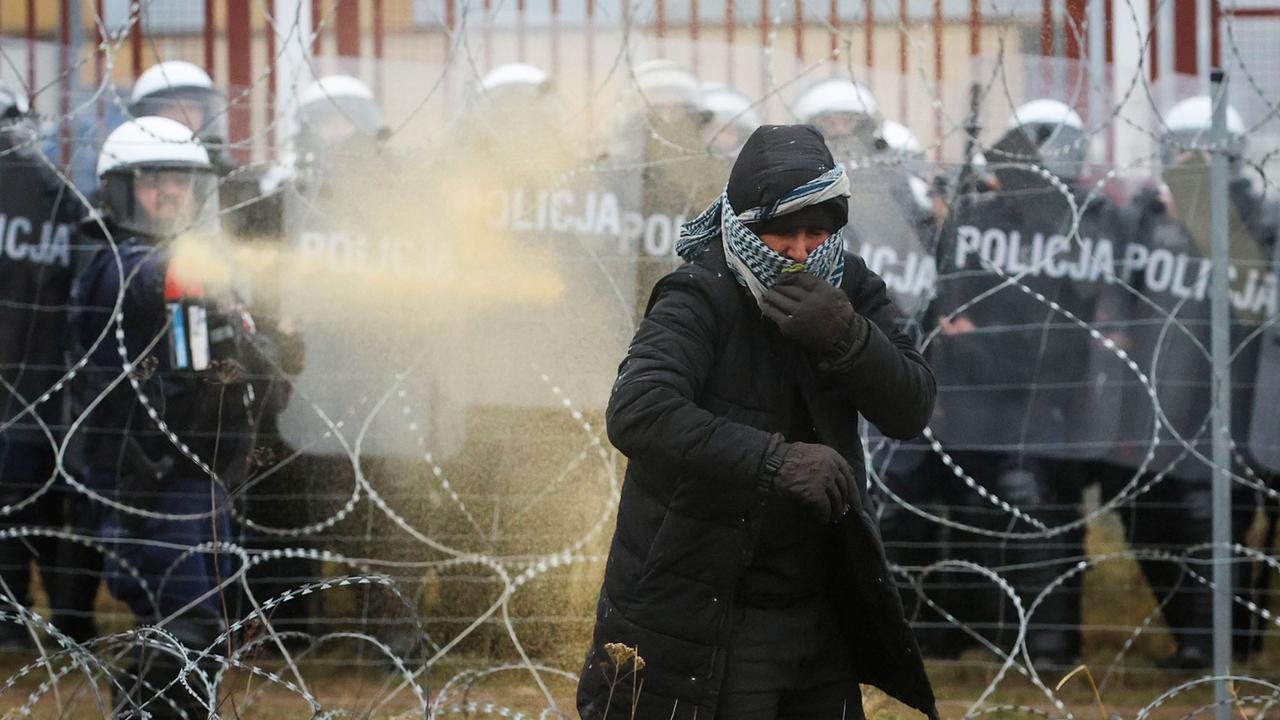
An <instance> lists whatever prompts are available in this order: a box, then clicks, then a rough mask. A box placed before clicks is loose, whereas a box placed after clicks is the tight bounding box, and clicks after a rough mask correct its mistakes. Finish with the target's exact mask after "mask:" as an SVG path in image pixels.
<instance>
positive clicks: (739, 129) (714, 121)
mask: <svg viewBox="0 0 1280 720" xmlns="http://www.w3.org/2000/svg"><path fill="white" fill-rule="evenodd" d="M702 107H703V108H704V109H705V110H706V111H707V112H708V113H710V115H711V118H710V121H709V122H708V123H707V124H706V125H705V126H704V128H703V135H704V136H705V137H706V140H707V149H708V150H710V151H711V154H712V155H715V156H716V157H719V158H722V159H724V160H730V161H731V160H733V159H734V158H736V157H737V156H738V151H739V150H741V149H742V146H743V145H744V144H745V143H746V142H747V138H749V137H751V133H753V132H755V129H756V128H758V127H760V113H758V112H757V111H756V109H755V107H754V106H753V105H752V103H751V100H749V99H748V98H747V96H746V95H743V94H742V93H740V92H738V91H737V90H734V89H733V88H731V87H729V86H727V85H721V84H719V83H707V84H705V85H703V86H702Z"/></svg>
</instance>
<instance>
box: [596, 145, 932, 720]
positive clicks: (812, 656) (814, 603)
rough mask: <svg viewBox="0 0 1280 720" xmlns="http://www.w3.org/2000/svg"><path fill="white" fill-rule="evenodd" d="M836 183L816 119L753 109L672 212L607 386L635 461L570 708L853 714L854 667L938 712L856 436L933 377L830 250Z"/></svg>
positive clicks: (852, 262)
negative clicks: (658, 274) (711, 191)
mask: <svg viewBox="0 0 1280 720" xmlns="http://www.w3.org/2000/svg"><path fill="white" fill-rule="evenodd" d="M848 194H849V192H848V180H847V178H846V176H845V174H844V170H843V168H841V167H839V166H837V165H836V164H835V163H834V162H833V160H832V158H831V153H830V152H829V151H828V149H827V147H826V145H825V144H824V143H823V140H822V136H821V135H820V134H819V133H818V132H817V131H816V130H814V129H813V128H812V127H810V126H776V125H771V126H764V127H762V128H760V129H759V130H757V131H756V132H755V133H754V134H753V135H752V136H751V138H750V139H749V140H748V141H747V143H746V145H745V146H744V148H743V150H742V152H741V153H740V155H739V156H738V160H737V162H736V163H735V165H734V167H733V171H732V172H731V174H730V177H729V183H728V186H727V187H726V189H725V192H724V194H723V195H722V196H721V198H720V199H719V200H718V201H717V202H715V203H713V204H712V206H711V207H710V208H708V210H707V211H706V212H705V213H703V215H702V216H701V217H699V218H698V219H697V220H694V221H693V222H691V223H689V224H687V225H686V226H685V227H684V229H683V231H682V233H681V241H680V245H679V248H678V249H679V251H680V254H681V256H682V257H683V258H684V259H685V260H686V264H685V265H683V266H682V267H680V268H679V269H678V270H676V271H674V272H672V273H671V274H669V275H667V276H666V277H665V278H663V279H662V280H661V281H660V282H659V283H658V285H657V287H656V288H655V289H654V291H653V295H652V297H651V298H650V300H649V304H648V309H647V311H646V314H645V317H644V319H643V321H642V322H641V324H640V327H639V329H638V330H637V332H636V335H635V338H634V340H633V341H632V344H631V349H630V351H629V352H628V354H627V357H626V359H625V360H623V362H622V365H621V367H620V370H619V375H618V380H617V383H616V384H615V385H614V390H613V396H612V397H611V398H610V401H609V407H608V418H607V419H608V431H609V438H610V440H611V441H612V442H613V444H614V445H615V446H616V447H617V448H618V449H619V450H621V451H622V452H623V453H624V454H626V455H627V457H628V458H629V459H630V467H629V468H628V471H627V477H626V480H625V482H624V483H623V487H622V499H621V503H620V505H619V509H618V525H617V530H616V532H615V534H614V538H613V543H612V548H611V549H610V553H609V561H608V565H607V567H606V569H605V578H604V585H603V588H602V589H601V593H600V600H599V608H598V613H597V621H596V629H595V638H594V641H593V643H592V647H591V650H590V651H589V652H588V654H587V659H586V664H585V666H584V668H583V673H582V677H581V680H580V683H579V687H578V707H579V712H580V713H581V715H582V717H583V718H588V719H591V718H601V717H603V716H604V715H605V714H606V713H608V712H610V711H612V712H613V714H614V715H615V716H616V717H628V716H630V717H637V718H663V719H664V720H665V719H667V718H693V717H697V716H701V717H706V718H712V717H722V718H735V720H742V719H743V718H747V719H754V718H770V719H772V718H782V717H785V718H809V717H823V718H841V717H843V718H857V717H862V709H861V697H860V695H859V690H858V683H860V682H861V683H868V684H872V685H877V686H879V687H881V688H882V689H884V690H885V691H887V692H888V693H890V694H892V695H894V696H895V697H897V698H899V699H901V700H902V701H903V702H905V703H907V704H908V705H911V706H912V707H915V708H917V709H919V710H920V711H922V712H924V713H926V714H927V715H929V716H931V717H936V715H937V712H936V709H935V707H934V699H933V692H932V690H931V688H930V686H929V681H928V679H927V677H926V676H925V673H924V667H923V664H922V663H921V661H920V655H919V650H918V648H917V646H916V641H915V638H914V637H913V636H912V633H911V630H910V628H909V627H908V626H907V624H906V621H905V620H904V618H903V613H902V606H901V603H900V601H899V599H898V593H897V590H896V589H895V588H894V584H893V582H892V580H891V578H890V575H889V569H888V565H887V563H886V561H885V558H884V551H883V548H882V546H881V544H880V539H879V535H878V532H877V530H876V528H875V525H874V523H873V522H872V520H871V519H870V517H869V515H868V514H867V512H866V507H867V503H866V494H865V493H866V478H865V472H864V469H863V457H862V446H861V444H860V441H859V438H858V418H859V415H861V416H863V417H866V418H867V419H868V420H869V421H871V422H872V423H874V424H875V425H876V426H877V427H878V428H879V429H880V430H881V431H882V432H883V433H884V434H885V435H887V436H890V437H894V438H903V439H906V438H910V437H913V436H915V435H916V434H917V433H919V432H920V431H921V429H922V428H923V427H924V426H925V424H926V422H927V421H928V419H929V416H930V413H931V411H932V409H933V400H934V394H935V384H934V380H933V375H932V373H931V372H930V370H929V368H928V366H927V365H926V364H925V363H924V361H923V359H922V358H921V357H920V355H919V354H918V353H917V352H916V351H915V349H914V347H913V345H912V342H911V340H910V339H909V338H907V337H906V336H905V335H903V334H902V333H901V332H900V331H899V330H898V327H899V324H898V317H897V315H898V313H897V311H896V310H895V309H894V307H893V306H892V304H891V303H890V302H889V300H888V297H887V295H886V291H885V285H884V282H883V281H881V280H880V278H879V277H877V276H876V275H875V274H874V273H872V272H870V271H869V270H868V269H867V267H866V264H865V263H864V262H863V261H862V259H861V258H859V257H857V256H856V255H852V254H847V253H844V252H843V249H842V242H843V241H842V238H841V234H840V229H841V228H842V227H843V225H844V224H845V222H846V219H847V213H848V199H847V198H848ZM637 656H638V657H637ZM633 711H634V715H633V714H632V712H633Z"/></svg>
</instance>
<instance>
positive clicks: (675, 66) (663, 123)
mask: <svg viewBox="0 0 1280 720" xmlns="http://www.w3.org/2000/svg"><path fill="white" fill-rule="evenodd" d="M632 80H633V84H631V85H629V86H628V87H627V88H626V89H625V91H624V92H623V96H622V100H621V103H620V105H621V107H622V108H623V110H622V115H621V117H620V122H619V125H618V131H617V134H616V135H615V137H614V138H613V146H612V148H611V149H610V152H609V157H608V160H607V162H606V163H604V164H603V167H602V172H603V173H605V174H606V178H605V183H606V184H607V185H608V186H609V187H610V188H611V189H613V191H614V193H615V194H616V195H617V196H618V198H619V200H620V202H621V203H622V204H623V206H624V208H625V209H626V210H630V211H632V212H636V211H638V213H639V216H640V219H641V222H640V226H639V227H636V228H632V229H624V233H623V234H624V236H625V237H624V238H623V241H624V243H627V244H631V245H632V246H634V247H635V249H636V250H635V257H636V262H637V272H636V288H635V306H636V314H637V316H639V315H640V314H642V313H643V311H644V307H645V304H646V302H647V300H648V298H649V291H650V290H652V288H653V284H654V283H655V282H657V281H658V279H659V278H661V277H662V276H663V275H665V274H666V273H667V272H668V271H669V270H671V269H672V268H674V267H675V266H676V263H677V261H676V256H675V240H676V238H675V237H674V236H675V235H676V234H677V231H676V228H679V227H680V225H681V223H683V222H684V221H685V220H686V219H688V218H692V217H696V216H697V215H698V213H700V212H702V210H703V209H705V208H706V207H707V205H709V204H710V203H711V202H712V201H713V200H714V199H715V198H716V196H717V194H718V193H719V192H720V190H721V188H722V178H723V176H724V166H723V164H722V161H721V160H719V159H717V158H716V156H714V155H713V154H712V153H711V152H709V151H708V148H707V143H706V139H705V132H706V129H707V126H708V124H709V123H710V122H711V121H712V113H711V112H710V111H708V110H707V109H706V108H705V107H704V106H703V100H702V88H701V85H700V84H699V82H698V79H697V77H696V76H694V74H693V73H692V72H691V71H690V70H689V69H688V68H686V67H684V66H683V65H680V64H679V63H677V62H674V61H671V60H650V61H646V62H643V63H640V64H639V65H636V66H635V68H634V76H633V78H632ZM636 168H640V171H639V172H636ZM658 227H662V228H667V229H668V230H669V232H668V233H667V235H668V237H667V238H666V239H667V240H668V242H660V241H657V239H656V238H653V237H647V236H646V235H647V231H649V230H650V229H652V228H658Z"/></svg>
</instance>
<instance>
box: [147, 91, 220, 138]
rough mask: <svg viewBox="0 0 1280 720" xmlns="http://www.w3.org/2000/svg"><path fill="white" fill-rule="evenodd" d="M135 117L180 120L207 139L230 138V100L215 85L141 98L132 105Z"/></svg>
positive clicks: (165, 92)
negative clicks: (228, 133) (228, 125)
mask: <svg viewBox="0 0 1280 720" xmlns="http://www.w3.org/2000/svg"><path fill="white" fill-rule="evenodd" d="M130 112H132V113H133V116H134V117H146V116H148V115H156V116H159V117H164V118H169V119H170V120H176V121H178V122H180V123H182V124H183V125H186V126H187V127H188V128H190V130H191V132H193V133H195V136H196V137H198V138H200V139H201V140H203V141H205V142H225V141H226V139H227V100H226V98H224V97H223V96H222V93H220V92H218V91H217V90H214V89H212V88H193V87H186V88H172V89H169V90H162V91H160V92H154V93H151V94H150V95H147V96H146V97H144V98H140V99H139V100H138V101H137V102H135V103H134V104H133V105H132V106H131V107H130Z"/></svg>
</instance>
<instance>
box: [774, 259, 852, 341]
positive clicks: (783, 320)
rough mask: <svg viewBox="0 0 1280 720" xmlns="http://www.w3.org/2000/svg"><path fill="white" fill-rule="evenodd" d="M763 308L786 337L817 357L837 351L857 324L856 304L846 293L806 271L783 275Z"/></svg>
mask: <svg viewBox="0 0 1280 720" xmlns="http://www.w3.org/2000/svg"><path fill="white" fill-rule="evenodd" d="M760 307H761V308H762V309H763V310H764V316H765V317H766V318H769V319H770V320H772V321H773V322H774V324H776V325H777V326H778V330H779V331H781V332H782V334H783V335H784V336H786V337H788V338H790V339H792V340H794V341H796V342H797V343H799V344H800V345H801V346H802V347H804V348H805V349H806V350H809V351H810V352H814V353H818V354H826V353H829V352H831V351H832V350H834V349H835V348H836V346H837V345H838V344H839V342H840V341H841V340H842V339H844V338H845V336H846V335H847V334H848V332H849V327H850V326H851V325H852V324H853V321H854V311H853V305H851V304H850V303H849V298H848V297H847V296H846V295H845V294H844V292H843V291H841V290H840V289H839V288H837V287H835V286H833V285H832V284H831V283H829V282H827V281H826V280H823V279H821V278H819V277H816V276H814V275H811V274H809V273H805V272H797V273H784V274H783V275H782V276H781V277H779V278H778V281H777V282H776V283H774V286H773V287H772V288H770V289H769V291H768V292H766V293H765V295H764V298H763V300H762V301H761V305H760Z"/></svg>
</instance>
